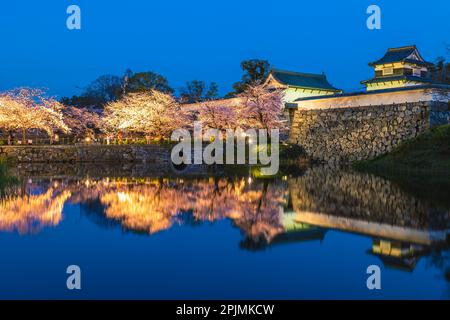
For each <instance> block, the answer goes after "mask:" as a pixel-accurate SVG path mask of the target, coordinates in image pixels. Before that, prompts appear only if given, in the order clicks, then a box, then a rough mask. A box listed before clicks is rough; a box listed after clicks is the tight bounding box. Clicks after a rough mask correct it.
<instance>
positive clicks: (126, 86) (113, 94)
mask: <svg viewBox="0 0 450 320" xmlns="http://www.w3.org/2000/svg"><path fill="white" fill-rule="evenodd" d="M241 68H242V70H243V72H244V73H243V75H242V78H241V80H240V81H238V82H236V83H234V84H233V91H231V92H229V93H228V94H226V95H225V97H227V98H229V97H233V96H235V95H237V94H239V93H241V92H243V91H244V90H245V88H246V86H248V85H249V84H253V83H256V82H258V81H261V80H263V79H265V77H266V76H267V75H268V73H269V71H270V64H269V62H268V61H266V60H259V59H252V60H245V61H242V62H241ZM151 89H155V90H158V91H161V92H165V93H171V94H175V90H174V89H173V88H172V87H171V86H170V85H169V81H168V80H167V78H165V77H164V76H162V75H160V74H158V73H155V72H152V71H145V72H136V73H135V72H133V71H131V70H126V71H125V73H124V74H123V75H122V76H116V75H111V74H106V75H102V76H100V77H98V78H97V79H95V80H94V81H92V82H91V83H90V84H89V85H88V86H87V87H86V88H84V90H83V92H82V93H81V94H80V95H74V96H72V97H63V98H61V102H62V103H64V104H66V105H70V106H74V107H78V108H90V107H97V108H103V107H104V106H105V104H107V103H108V102H110V101H115V100H117V99H120V98H121V97H122V96H123V95H125V94H128V93H134V92H144V91H149V90H151ZM218 98H221V97H220V96H219V87H218V85H217V83H216V82H210V83H207V82H205V81H202V80H192V81H188V82H186V85H185V86H184V87H183V88H180V89H179V90H178V99H179V101H180V102H181V103H196V102H202V101H207V100H212V99H218Z"/></svg>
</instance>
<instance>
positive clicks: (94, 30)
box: [0, 0, 450, 96]
mask: <svg viewBox="0 0 450 320" xmlns="http://www.w3.org/2000/svg"><path fill="white" fill-rule="evenodd" d="M70 4H77V5H79V6H80V7H81V10H82V30H80V31H69V30H68V29H67V28H66V18H67V14H66V8H67V6H68V5H70ZM370 4H377V5H379V6H380V7H381V9H382V29H381V30H375V31H371V30H368V29H367V28H366V18H367V15H366V8H367V7H368V5H370ZM449 31H450V1H448V0H428V1H426V2H424V1H421V0H396V1H392V0H389V1H388V0H383V1H380V0H371V1H366V0H352V1H350V0H349V1H336V0H327V1H299V0H285V1H279V0H277V1H275V0H271V1H264V0H258V1H256V0H251V1H244V0H223V1H212V0H200V1H198V0H191V1H187V0H176V1H175V0H172V1H171V0H147V1H144V0H127V1H108V0H71V1H66V0H59V1H30V0H29V1H20V0H19V1H12V0H10V1H2V3H1V5H0V34H1V44H2V45H1V47H0V61H1V62H0V90H4V89H9V88H12V87H16V86H38V87H47V88H49V89H50V92H51V93H52V94H54V95H59V96H61V95H72V94H75V93H79V91H80V89H77V88H80V87H84V86H86V85H87V84H88V83H89V82H90V81H91V80H93V79H95V78H96V77H97V76H99V75H101V74H106V73H111V74H117V75H121V74H122V73H123V72H124V70H125V69H127V68H131V69H132V70H133V71H147V70H152V71H155V72H158V73H161V74H162V75H164V76H166V77H167V78H168V80H169V82H170V84H171V85H172V87H174V88H176V89H178V88H180V87H182V86H183V84H184V83H185V82H186V81H188V80H192V79H199V80H205V81H216V82H217V83H218V84H219V86H220V89H221V93H222V94H224V93H226V92H228V91H229V90H230V87H231V84H232V83H233V82H235V81H237V80H239V79H240V77H241V74H242V73H241V70H240V66H239V63H240V61H241V60H243V59H249V58H263V59H268V60H269V61H270V62H271V63H272V65H273V66H275V67H277V68H281V69H290V70H293V71H302V72H317V73H320V72H322V71H324V72H325V73H326V74H327V75H328V78H329V80H330V81H331V82H332V83H333V84H334V85H335V86H337V87H340V88H343V89H346V90H356V89H358V88H360V87H361V86H360V84H359V81H360V80H363V79H366V78H368V77H370V76H371V75H372V72H371V69H370V68H369V67H368V66H367V63H368V62H369V61H372V60H374V59H377V58H379V57H380V56H382V55H383V53H384V52H385V50H386V49H387V48H388V47H392V46H402V45H408V44H416V45H418V47H419V50H420V51H421V53H422V55H423V56H424V57H425V59H428V60H432V61H433V60H434V59H435V58H436V57H437V56H440V55H445V53H446V51H445V43H450V32H449Z"/></svg>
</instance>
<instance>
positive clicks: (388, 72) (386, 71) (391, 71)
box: [383, 68, 394, 76]
mask: <svg viewBox="0 0 450 320" xmlns="http://www.w3.org/2000/svg"><path fill="white" fill-rule="evenodd" d="M391 74H394V68H385V69H383V76H387V75H391Z"/></svg>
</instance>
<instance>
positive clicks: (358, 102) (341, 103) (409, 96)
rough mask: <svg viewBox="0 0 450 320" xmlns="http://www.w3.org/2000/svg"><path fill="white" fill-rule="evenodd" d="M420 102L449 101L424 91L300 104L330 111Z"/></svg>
mask: <svg viewBox="0 0 450 320" xmlns="http://www.w3.org/2000/svg"><path fill="white" fill-rule="evenodd" d="M420 101H448V97H444V96H442V95H439V94H438V93H437V92H430V91H426V90H424V89H418V90H408V91H403V92H402V91H399V92H388V93H376V94H362V95H358V96H350V97H336V98H326V99H315V100H309V101H308V100H307V101H300V102H298V108H299V109H329V108H340V107H341V108H345V107H358V106H370V105H382V104H383V105H386V104H393V103H405V102H408V103H411V102H420Z"/></svg>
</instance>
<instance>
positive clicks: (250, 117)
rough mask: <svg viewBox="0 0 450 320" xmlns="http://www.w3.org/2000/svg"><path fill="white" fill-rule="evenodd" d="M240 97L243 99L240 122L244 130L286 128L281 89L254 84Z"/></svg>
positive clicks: (240, 108) (240, 107) (240, 106)
mask: <svg viewBox="0 0 450 320" xmlns="http://www.w3.org/2000/svg"><path fill="white" fill-rule="evenodd" d="M238 97H240V98H241V103H240V104H239V120H240V125H241V126H242V127H243V128H255V129H275V128H278V129H280V130H281V129H285V128H286V125H287V122H286V120H285V119H284V117H283V112H282V111H283V91H282V90H281V89H268V88H266V87H265V86H264V85H262V84H254V85H249V86H247V87H246V89H245V91H244V92H242V93H241V94H239V95H238Z"/></svg>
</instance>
